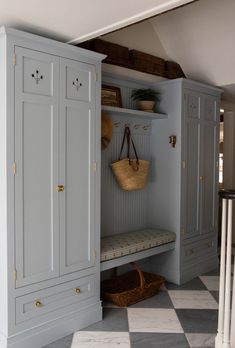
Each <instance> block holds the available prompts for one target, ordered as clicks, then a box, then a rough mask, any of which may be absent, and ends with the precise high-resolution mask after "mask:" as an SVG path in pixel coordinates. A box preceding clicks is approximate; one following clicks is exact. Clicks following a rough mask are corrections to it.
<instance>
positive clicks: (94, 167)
mask: <svg viewBox="0 0 235 348" xmlns="http://www.w3.org/2000/svg"><path fill="white" fill-rule="evenodd" d="M93 170H94V172H95V173H96V171H97V163H96V162H94V164H93Z"/></svg>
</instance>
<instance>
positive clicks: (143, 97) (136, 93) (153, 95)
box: [131, 88, 160, 112]
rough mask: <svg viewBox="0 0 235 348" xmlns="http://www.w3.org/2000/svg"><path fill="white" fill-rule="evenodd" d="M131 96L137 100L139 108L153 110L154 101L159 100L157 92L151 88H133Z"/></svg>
mask: <svg viewBox="0 0 235 348" xmlns="http://www.w3.org/2000/svg"><path fill="white" fill-rule="evenodd" d="M131 98H132V99H133V100H136V101H137V107H138V109H139V110H142V111H147V112H153V111H154V107H155V103H156V101H159V100H160V98H159V92H157V91H155V90H154V89H151V88H140V89H134V90H133V91H132V94H131Z"/></svg>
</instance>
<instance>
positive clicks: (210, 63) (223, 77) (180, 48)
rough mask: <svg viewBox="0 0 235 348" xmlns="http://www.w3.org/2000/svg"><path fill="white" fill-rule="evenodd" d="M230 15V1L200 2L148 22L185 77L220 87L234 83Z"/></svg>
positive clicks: (234, 25)
mask: <svg viewBox="0 0 235 348" xmlns="http://www.w3.org/2000/svg"><path fill="white" fill-rule="evenodd" d="M234 14H235V1H234V0H223V1H221V0H202V1H196V2H193V3H192V4H189V5H188V6H185V7H182V8H179V9H176V10H174V11H171V12H168V13H165V14H162V15H160V16H157V17H155V18H152V19H150V22H151V23H152V25H153V27H154V29H155V31H156V33H157V35H158V36H159V38H160V40H161V42H162V44H163V47H164V49H165V51H166V53H167V55H168V56H169V57H171V58H172V59H173V60H175V61H177V62H178V63H179V64H180V65H181V66H182V68H183V70H184V72H185V73H186V75H188V76H189V77H190V78H192V79H196V80H200V81H204V82H206V83H211V84H213V85H217V86H222V85H229V84H234V82H235V74H234V73H233V72H234V61H235V45H234V33H235V21H234Z"/></svg>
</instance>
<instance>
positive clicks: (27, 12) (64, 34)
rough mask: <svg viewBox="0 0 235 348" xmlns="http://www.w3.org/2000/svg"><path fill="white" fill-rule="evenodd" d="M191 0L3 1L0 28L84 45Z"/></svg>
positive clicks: (0, 11)
mask: <svg viewBox="0 0 235 348" xmlns="http://www.w3.org/2000/svg"><path fill="white" fill-rule="evenodd" d="M191 1H192V0H144V1H143V0H125V1H116V0H99V1H95V0H85V1H83V0H66V1H61V0H0V24H1V25H8V26H12V27H14V28H17V29H22V30H27V31H30V32H33V33H37V34H40V35H45V36H47V37H50V38H55V39H58V40H60V41H72V42H74V43H77V42H81V41H84V40H87V39H90V38H93V37H96V36H99V35H102V34H105V33H108V32H110V31H112V30H116V29H119V28H121V27H124V26H126V25H129V24H133V23H136V22H138V21H140V20H143V19H146V18H149V17H150V16H154V15H156V14H158V13H162V12H164V11H166V10H169V9H172V8H175V7H177V6H180V5H183V4H186V3H188V2H191Z"/></svg>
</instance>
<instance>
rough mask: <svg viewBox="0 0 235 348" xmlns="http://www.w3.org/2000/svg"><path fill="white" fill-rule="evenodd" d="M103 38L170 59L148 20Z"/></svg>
mask: <svg viewBox="0 0 235 348" xmlns="http://www.w3.org/2000/svg"><path fill="white" fill-rule="evenodd" d="M102 39H104V40H106V41H110V42H114V43H117V44H119V45H123V46H126V47H129V48H130V49H136V50H139V51H142V52H146V53H148V54H152V55H156V56H159V57H161V58H163V59H168V56H167V53H166V51H165V49H164V47H163V45H162V43H161V41H160V39H159V37H158V35H157V33H156V32H155V30H154V28H153V26H152V25H151V23H150V22H149V21H148V20H146V21H144V22H141V23H138V24H135V25H132V26H130V27H127V28H124V29H121V30H118V31H116V32H113V33H111V34H107V35H104V36H103V37H102Z"/></svg>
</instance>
